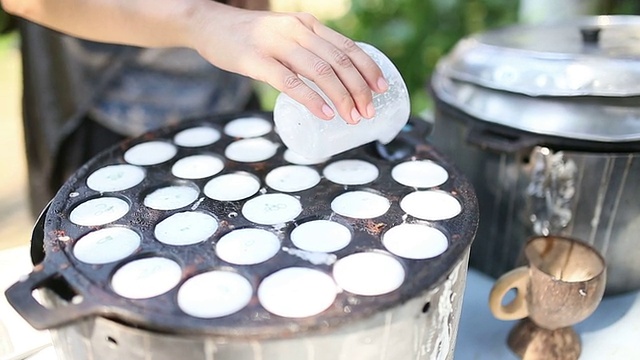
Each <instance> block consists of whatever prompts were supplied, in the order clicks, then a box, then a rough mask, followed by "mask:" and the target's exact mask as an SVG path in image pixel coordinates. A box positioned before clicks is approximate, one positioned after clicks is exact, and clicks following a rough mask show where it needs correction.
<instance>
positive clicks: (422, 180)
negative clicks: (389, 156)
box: [391, 160, 449, 188]
mask: <svg viewBox="0 0 640 360" xmlns="http://www.w3.org/2000/svg"><path fill="white" fill-rule="evenodd" d="M391 177H392V178H393V179H394V180H395V181H397V182H398V183H400V184H402V185H405V186H410V187H415V188H430V187H434V186H438V185H442V184H444V183H445V182H446V181H447V180H448V179H449V173H447V170H445V169H444V168H443V167H442V166H440V165H438V164H436V163H435V162H433V161H430V160H416V161H407V162H404V163H402V164H398V165H396V166H394V167H393V169H392V170H391Z"/></svg>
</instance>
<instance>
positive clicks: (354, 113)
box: [351, 108, 362, 124]
mask: <svg viewBox="0 0 640 360" xmlns="http://www.w3.org/2000/svg"><path fill="white" fill-rule="evenodd" d="M360 119H362V115H360V113H359V112H358V110H356V108H353V110H351V121H352V122H353V123H354V124H357V123H359V122H360Z"/></svg>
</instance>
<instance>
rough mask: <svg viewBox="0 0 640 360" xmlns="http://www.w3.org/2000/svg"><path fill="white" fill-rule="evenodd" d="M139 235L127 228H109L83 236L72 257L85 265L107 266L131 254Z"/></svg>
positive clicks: (137, 244)
mask: <svg viewBox="0 0 640 360" xmlns="http://www.w3.org/2000/svg"><path fill="white" fill-rule="evenodd" d="M140 241H141V238H140V235H139V234H138V233H137V232H135V231H133V230H131V229H128V228H124V227H109V228H105V229H100V230H96V231H92V232H90V233H88V234H87V235H85V236H83V237H81V238H80V240H78V242H77V243H76V244H75V245H74V247H73V256H75V257H76V258H77V259H78V260H80V261H82V262H84V263H87V264H108V263H110V262H114V261H118V260H122V259H124V258H126V257H127V256H129V255H131V254H133V252H134V251H136V249H138V247H139V246H140Z"/></svg>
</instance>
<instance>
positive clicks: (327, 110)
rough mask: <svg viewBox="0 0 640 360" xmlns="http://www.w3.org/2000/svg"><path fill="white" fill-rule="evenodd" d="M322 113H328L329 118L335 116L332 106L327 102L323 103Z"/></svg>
mask: <svg viewBox="0 0 640 360" xmlns="http://www.w3.org/2000/svg"><path fill="white" fill-rule="evenodd" d="M322 113H324V114H325V115H327V117H329V118H333V116H334V115H335V113H334V112H333V110H332V109H331V107H330V106H329V105H327V104H324V105H322Z"/></svg>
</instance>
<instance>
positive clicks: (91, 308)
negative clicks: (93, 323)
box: [5, 263, 99, 330]
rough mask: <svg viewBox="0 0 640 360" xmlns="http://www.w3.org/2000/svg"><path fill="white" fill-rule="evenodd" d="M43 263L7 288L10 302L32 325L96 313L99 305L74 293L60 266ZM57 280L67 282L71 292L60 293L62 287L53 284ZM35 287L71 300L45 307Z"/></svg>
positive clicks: (47, 325)
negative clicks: (35, 294)
mask: <svg viewBox="0 0 640 360" xmlns="http://www.w3.org/2000/svg"><path fill="white" fill-rule="evenodd" d="M43 265H45V263H43V264H40V265H37V266H36V267H34V269H33V271H32V272H31V273H30V274H29V275H27V276H26V277H24V278H22V279H20V280H19V281H18V282H16V283H15V284H13V285H12V286H11V287H9V288H8V289H7V290H6V291H5V296H6V297H7V300H8V302H9V304H10V305H11V306H12V307H13V308H14V309H15V310H16V312H17V313H18V314H20V315H21V316H22V317H23V318H24V319H25V320H26V321H27V322H28V323H29V324H30V325H31V326H33V327H34V328H35V329H38V330H44V329H50V328H55V327H59V326H62V325H65V324H67V323H70V322H73V321H76V320H78V319H80V318H83V317H86V316H89V315H94V314H96V313H97V312H98V311H99V309H98V306H97V305H95V304H91V302H90V301H84V299H82V297H81V296H79V295H75V294H73V292H74V291H73V289H72V288H71V287H70V286H68V285H69V283H68V281H66V280H65V279H64V275H63V273H61V272H59V271H57V269H55V270H52V269H48V268H47V267H46V266H43ZM54 283H57V284H58V285H63V284H66V285H67V286H66V287H67V288H68V289H69V290H70V291H69V293H71V294H66V293H65V294H61V289H60V286H57V287H55V288H54V287H53V286H52V284H54ZM36 289H48V290H50V291H52V292H54V293H55V294H57V295H59V296H60V297H61V298H69V300H70V301H68V302H67V303H65V304H64V305H60V306H58V305H56V306H55V307H48V306H45V305H43V304H41V303H40V302H38V300H36V298H35V297H34V294H33V291H34V290H36ZM69 295H75V296H69Z"/></svg>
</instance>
